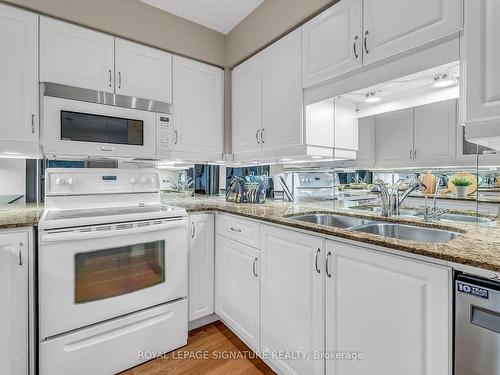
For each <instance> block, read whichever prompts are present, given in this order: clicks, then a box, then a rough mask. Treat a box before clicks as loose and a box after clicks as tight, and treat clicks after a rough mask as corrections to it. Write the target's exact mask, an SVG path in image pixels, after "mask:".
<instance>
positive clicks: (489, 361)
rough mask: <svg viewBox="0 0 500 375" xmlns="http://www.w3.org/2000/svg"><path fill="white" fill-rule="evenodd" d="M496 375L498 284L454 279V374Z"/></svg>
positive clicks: (499, 361)
mask: <svg viewBox="0 0 500 375" xmlns="http://www.w3.org/2000/svg"><path fill="white" fill-rule="evenodd" d="M494 374H495V375H497V374H500V283H499V282H495V281H491V280H487V279H482V278H479V277H475V276H468V275H459V276H457V277H456V279H455V375H494Z"/></svg>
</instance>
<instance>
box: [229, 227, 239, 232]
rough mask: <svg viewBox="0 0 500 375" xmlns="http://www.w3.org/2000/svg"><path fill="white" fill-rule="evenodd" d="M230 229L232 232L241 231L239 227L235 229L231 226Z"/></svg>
mask: <svg viewBox="0 0 500 375" xmlns="http://www.w3.org/2000/svg"><path fill="white" fill-rule="evenodd" d="M231 230H232V231H233V232H237V233H241V229H235V228H234V227H231Z"/></svg>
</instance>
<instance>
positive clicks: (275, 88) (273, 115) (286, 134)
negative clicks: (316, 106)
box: [261, 29, 303, 149]
mask: <svg viewBox="0 0 500 375" xmlns="http://www.w3.org/2000/svg"><path fill="white" fill-rule="evenodd" d="M302 105H303V100H302V35H301V33H300V29H297V30H295V31H293V32H292V33H290V34H288V35H287V36H285V37H283V38H282V39H280V40H278V41H277V42H276V43H274V44H272V45H271V46H270V47H268V48H266V49H265V50H264V51H263V52H262V130H261V142H262V147H263V148H267V149H273V148H279V147H286V146H294V145H298V144H300V143H301V139H302V122H303V121H302V116H303V115H302Z"/></svg>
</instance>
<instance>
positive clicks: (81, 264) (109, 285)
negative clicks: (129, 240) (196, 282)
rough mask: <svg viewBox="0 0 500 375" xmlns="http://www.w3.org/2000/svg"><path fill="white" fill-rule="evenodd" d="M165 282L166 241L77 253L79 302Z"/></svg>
mask: <svg viewBox="0 0 500 375" xmlns="http://www.w3.org/2000/svg"><path fill="white" fill-rule="evenodd" d="M163 282H165V241H163V240H162V241H155V242H147V243H141V244H136V245H130V246H123V247H116V248H112V249H106V250H98V251H93V252H89V253H78V254H76V255H75V303H84V302H91V301H97V300H100V299H104V298H109V297H114V296H119V295H122V294H127V293H132V292H135V291H138V290H141V289H145V288H148V287H150V286H153V285H157V284H161V283H163Z"/></svg>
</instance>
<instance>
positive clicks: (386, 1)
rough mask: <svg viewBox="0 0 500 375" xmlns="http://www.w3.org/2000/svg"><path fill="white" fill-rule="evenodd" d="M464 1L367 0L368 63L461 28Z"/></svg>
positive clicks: (364, 25) (365, 12) (366, 44)
mask: <svg viewBox="0 0 500 375" xmlns="http://www.w3.org/2000/svg"><path fill="white" fill-rule="evenodd" d="M461 26H462V0H418V1H415V0H364V1H363V30H364V31H363V49H364V57H363V59H364V63H365V64H366V63H372V62H374V61H378V60H381V59H383V58H385V57H389V56H393V55H396V54H398V53H401V52H404V51H406V50H409V49H411V48H414V47H418V46H420V45H423V44H425V43H427V42H430V41H432V40H434V39H438V38H440V37H443V36H445V35H447V34H451V33H453V32H455V31H458V30H460V28H461Z"/></svg>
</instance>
